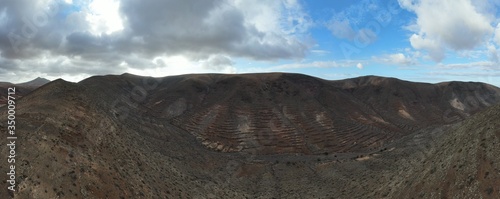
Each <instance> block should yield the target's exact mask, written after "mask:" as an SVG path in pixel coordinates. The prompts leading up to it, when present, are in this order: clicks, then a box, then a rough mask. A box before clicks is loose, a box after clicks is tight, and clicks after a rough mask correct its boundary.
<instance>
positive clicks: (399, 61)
mask: <svg viewBox="0 0 500 199" xmlns="http://www.w3.org/2000/svg"><path fill="white" fill-rule="evenodd" d="M412 54H413V57H410V56H407V55H405V54H403V53H394V54H388V55H383V56H380V57H372V60H374V61H376V62H381V63H384V64H391V65H399V66H408V65H414V64H416V62H417V61H416V57H418V56H419V53H417V52H415V53H412Z"/></svg>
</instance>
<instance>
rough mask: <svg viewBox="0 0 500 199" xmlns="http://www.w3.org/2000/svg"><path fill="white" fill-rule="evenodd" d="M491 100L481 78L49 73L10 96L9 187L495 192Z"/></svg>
mask: <svg viewBox="0 0 500 199" xmlns="http://www.w3.org/2000/svg"><path fill="white" fill-rule="evenodd" d="M499 101H500V90H499V89H498V88H496V87H493V86H491V85H487V84H483V83H465V82H447V83H440V84H424V83H412V82H406V81H402V80H398V79H393V78H382V77H374V76H367V77H360V78H354V79H348V80H341V81H327V80H322V79H318V78H314V77H310V76H306V75H300V74H282V73H272V74H244V75H220V74H203V75H184V76H173V77H165V78H147V77H139V76H134V75H130V74H124V75H120V76H96V77H92V78H89V79H86V80H84V81H82V82H79V83H69V82H65V81H64V80H55V81H53V82H51V83H49V84H46V85H44V86H42V87H40V88H39V89H37V90H35V91H34V92H32V93H30V94H28V95H26V96H25V97H23V98H21V99H20V100H18V102H17V105H18V106H17V112H16V124H17V126H16V130H17V136H18V137H19V138H18V143H17V153H18V154H19V156H18V158H17V160H16V162H17V163H16V166H17V177H18V181H17V183H18V186H17V191H16V192H15V194H14V195H15V197H16V198H37V197H38V198H56V197H59V198H107V197H109V198H120V197H122V198H245V197H248V198H259V197H260V198H273V197H275V198H332V197H333V198H409V197H423V198H437V197H449V198H453V197H459V198H477V197H479V196H482V197H485V198H488V197H491V198H495V197H498V195H499V190H498V189H497V188H498V187H499V185H500V184H499V181H498V179H499V176H498V169H499V168H500V165H498V163H499V162H500V161H499V159H498V157H497V156H495V152H498V151H500V149H499V148H498V147H499V146H500V145H498V143H500V137H499V135H500V133H498V132H497V131H498V130H497V129H499V125H500V124H499V123H498V121H500V118H499V117H500V114H499V113H500V110H499V109H500V107H498V106H494V107H491V108H488V107H489V106H493V105H494V104H497V103H498V102H499ZM5 113H6V109H5V107H2V108H0V124H1V126H0V128H2V129H4V128H5V124H6V121H5V119H6V115H5ZM7 150H8V149H7V147H2V148H1V150H0V151H1V153H2V154H8V151H7ZM7 166H8V165H7V163H6V161H4V162H2V163H0V170H4V171H5V170H7ZM6 178H7V176H6V175H4V176H3V177H2V178H0V180H2V181H4V182H5V181H6ZM0 196H1V198H4V197H3V196H5V197H9V193H8V192H7V190H6V189H2V190H0Z"/></svg>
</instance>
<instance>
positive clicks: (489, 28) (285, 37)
mask: <svg viewBox="0 0 500 199" xmlns="http://www.w3.org/2000/svg"><path fill="white" fill-rule="evenodd" d="M499 8H500V0H440V1H435V0H360V1H340V0H336V1H313V0H307V1H306V0H273V1H270V0H203V1H201V0H183V1H179V0H144V1H139V0H2V1H0V81H8V82H14V83H18V82H24V81H29V80H31V79H34V78H36V77H45V78H47V79H50V80H54V79H57V78H63V79H65V80H67V81H73V82H78V81H81V80H83V79H85V78H88V77H90V76H93V75H106V74H122V73H132V74H136V75H143V76H154V77H162V76H169V75H179V74H189V73H263V72H292V73H303V74H308V75H312V76H316V77H320V78H324V79H329V80H336V79H345V78H352V77H358V76H365V75H377V76H385V77H396V78H399V79H404V80H409V81H417V82H430V83H437V82H443V81H479V82H486V83H490V84H493V85H496V86H500V65H499V62H500V58H499V56H500V55H499V52H498V51H499V50H498V49H499V48H500V12H499V10H498V9H499Z"/></svg>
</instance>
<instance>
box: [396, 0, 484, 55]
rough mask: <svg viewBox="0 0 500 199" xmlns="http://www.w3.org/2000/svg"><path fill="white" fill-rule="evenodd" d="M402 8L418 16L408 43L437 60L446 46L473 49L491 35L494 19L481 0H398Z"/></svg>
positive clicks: (452, 48) (411, 27)
mask: <svg viewBox="0 0 500 199" xmlns="http://www.w3.org/2000/svg"><path fill="white" fill-rule="evenodd" d="M399 3H400V5H401V7H403V8H405V9H407V10H409V11H411V12H414V13H415V14H416V16H417V18H416V20H415V22H414V24H410V25H409V26H408V27H410V30H411V31H413V32H414V33H413V34H412V36H411V37H410V43H411V45H412V46H413V48H415V49H423V50H426V51H427V52H428V53H429V56H430V57H431V58H432V59H433V60H434V61H437V62H440V61H442V60H443V59H444V57H445V52H446V50H447V49H450V50H453V51H463V50H472V49H474V48H475V47H478V46H482V45H484V44H485V43H486V42H487V41H488V40H489V38H490V37H491V35H492V33H493V31H494V28H493V27H492V25H491V24H492V23H493V20H494V18H493V17H491V15H490V13H489V11H488V10H487V9H485V3H484V2H483V1H472V0H442V1H435V0H399Z"/></svg>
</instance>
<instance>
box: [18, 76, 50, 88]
mask: <svg viewBox="0 0 500 199" xmlns="http://www.w3.org/2000/svg"><path fill="white" fill-rule="evenodd" d="M49 82H50V80H48V79H45V78H42V77H37V78H35V79H33V80H31V81H28V82H24V83H19V84H17V85H19V86H30V87H40V86H42V85H44V84H46V83H49Z"/></svg>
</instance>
